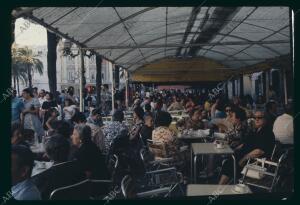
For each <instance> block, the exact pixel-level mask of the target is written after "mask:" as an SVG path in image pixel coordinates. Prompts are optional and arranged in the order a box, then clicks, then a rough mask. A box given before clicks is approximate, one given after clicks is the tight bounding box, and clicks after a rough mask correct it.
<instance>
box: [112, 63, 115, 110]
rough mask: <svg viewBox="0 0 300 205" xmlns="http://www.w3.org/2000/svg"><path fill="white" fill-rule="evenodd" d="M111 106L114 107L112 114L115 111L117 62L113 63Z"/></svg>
mask: <svg viewBox="0 0 300 205" xmlns="http://www.w3.org/2000/svg"><path fill="white" fill-rule="evenodd" d="M111 73H112V75H111V77H112V79H111V80H112V81H111V108H112V114H113V113H114V112H115V93H114V92H115V64H112V63H111Z"/></svg>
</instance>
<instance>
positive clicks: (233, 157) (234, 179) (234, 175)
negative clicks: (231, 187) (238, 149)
mask: <svg viewBox="0 0 300 205" xmlns="http://www.w3.org/2000/svg"><path fill="white" fill-rule="evenodd" d="M231 157H232V159H233V184H236V163H235V156H234V154H232V155H231Z"/></svg>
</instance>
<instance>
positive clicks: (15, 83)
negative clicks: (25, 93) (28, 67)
mask: <svg viewBox="0 0 300 205" xmlns="http://www.w3.org/2000/svg"><path fill="white" fill-rule="evenodd" d="M13 79H14V89H16V76H14V77H13Z"/></svg>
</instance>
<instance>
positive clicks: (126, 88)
mask: <svg viewBox="0 0 300 205" xmlns="http://www.w3.org/2000/svg"><path fill="white" fill-rule="evenodd" d="M125 106H126V109H127V110H128V71H127V70H125Z"/></svg>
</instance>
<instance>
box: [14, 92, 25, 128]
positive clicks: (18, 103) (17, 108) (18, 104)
mask: <svg viewBox="0 0 300 205" xmlns="http://www.w3.org/2000/svg"><path fill="white" fill-rule="evenodd" d="M23 109H24V103H23V101H22V100H21V99H20V98H18V97H17V91H16V90H14V91H13V96H12V102H11V123H12V124H14V123H20V114H21V113H22V110H23Z"/></svg>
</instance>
